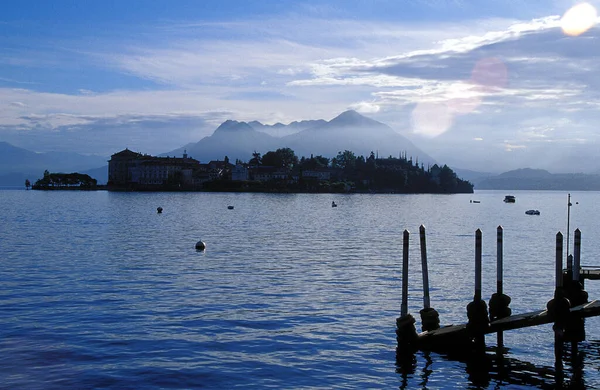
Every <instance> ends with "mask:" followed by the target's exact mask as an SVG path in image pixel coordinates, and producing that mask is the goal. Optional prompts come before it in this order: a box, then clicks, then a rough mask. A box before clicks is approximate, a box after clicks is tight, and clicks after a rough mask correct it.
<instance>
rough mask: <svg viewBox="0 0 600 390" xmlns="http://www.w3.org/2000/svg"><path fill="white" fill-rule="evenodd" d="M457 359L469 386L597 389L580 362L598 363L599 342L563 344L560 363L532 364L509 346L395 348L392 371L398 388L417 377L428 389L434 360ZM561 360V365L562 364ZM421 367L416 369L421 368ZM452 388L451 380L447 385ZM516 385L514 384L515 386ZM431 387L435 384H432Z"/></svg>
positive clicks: (595, 383) (411, 385)
mask: <svg viewBox="0 0 600 390" xmlns="http://www.w3.org/2000/svg"><path fill="white" fill-rule="evenodd" d="M452 361H454V362H457V363H460V364H461V365H462V367H463V369H464V372H465V375H466V376H467V378H468V381H469V383H470V385H471V386H472V387H474V388H481V389H486V388H501V387H505V386H509V388H539V389H556V388H559V389H562V388H565V389H589V388H597V387H596V386H597V385H598V383H597V380H591V381H589V383H586V377H585V375H584V364H585V362H586V361H591V362H594V363H595V364H597V363H598V362H600V341H597V340H593V341H587V342H582V343H577V342H573V343H565V344H564V352H563V354H562V357H561V362H560V364H555V365H554V366H553V367H552V366H544V365H539V364H538V365H536V364H533V363H531V362H527V361H523V360H520V359H517V358H514V357H512V356H511V352H510V349H507V348H501V349H498V348H496V347H488V348H486V350H485V351H481V352H476V351H470V352H469V353H466V354H465V353H454V354H439V353H434V352H429V351H421V352H418V353H416V354H403V353H400V352H398V351H397V354H396V366H397V368H396V372H397V373H398V374H399V375H400V377H401V378H402V381H401V385H400V388H401V389H411V388H415V382H414V380H413V378H414V379H417V378H418V379H419V382H418V386H419V387H420V388H422V389H427V388H432V387H431V386H432V384H431V383H430V376H431V375H432V374H433V373H434V369H433V368H432V367H434V366H435V365H436V364H437V363H438V362H452ZM562 363H564V364H562ZM421 366H422V368H419V367H421ZM596 370H598V367H596ZM447 385H448V387H452V384H451V383H448V384H447ZM515 386H518V387H515ZM433 387H436V386H435V385H434V386H433Z"/></svg>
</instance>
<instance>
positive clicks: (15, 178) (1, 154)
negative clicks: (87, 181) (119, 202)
mask: <svg viewBox="0 0 600 390" xmlns="http://www.w3.org/2000/svg"><path fill="white" fill-rule="evenodd" d="M107 160H108V158H106V157H101V156H85V155H81V154H77V153H67V152H49V153H36V152H32V151H30V150H26V149H23V148H19V147H17V146H14V145H11V144H9V143H7V142H0V185H1V186H21V185H24V183H25V179H29V180H30V181H31V182H32V183H33V182H35V181H36V180H37V179H39V178H41V177H42V176H43V174H44V170H46V169H47V170H48V171H50V172H64V173H71V172H83V171H84V170H88V169H92V168H98V167H100V166H105V165H106V161H107Z"/></svg>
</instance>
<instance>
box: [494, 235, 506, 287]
mask: <svg viewBox="0 0 600 390" xmlns="http://www.w3.org/2000/svg"><path fill="white" fill-rule="evenodd" d="M502 234H503V230H502V226H498V228H497V229H496V292H497V293H498V294H502V293H503V291H502V278H503V277H504V275H503V274H502V269H503V266H504V265H503V261H504V259H503V257H504V249H503V238H502Z"/></svg>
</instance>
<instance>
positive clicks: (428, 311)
mask: <svg viewBox="0 0 600 390" xmlns="http://www.w3.org/2000/svg"><path fill="white" fill-rule="evenodd" d="M419 236H420V239H421V240H420V243H421V270H422V273H423V309H422V310H421V311H419V314H420V315H421V325H422V328H423V331H429V330H435V329H439V327H440V315H439V313H438V312H437V311H436V310H435V309H433V308H432V307H431V302H430V299H429V271H428V270H427V243H426V240H425V226H424V225H421V226H420V227H419Z"/></svg>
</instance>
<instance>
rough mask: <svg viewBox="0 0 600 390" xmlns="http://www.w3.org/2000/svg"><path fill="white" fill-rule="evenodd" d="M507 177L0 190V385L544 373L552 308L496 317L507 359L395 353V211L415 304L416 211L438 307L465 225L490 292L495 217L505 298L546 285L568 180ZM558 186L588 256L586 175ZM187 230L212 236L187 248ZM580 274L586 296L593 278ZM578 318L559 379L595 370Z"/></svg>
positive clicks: (519, 298) (598, 293)
mask: <svg viewBox="0 0 600 390" xmlns="http://www.w3.org/2000/svg"><path fill="white" fill-rule="evenodd" d="M512 194H513V195H516V198H517V201H516V203H515V204H505V203H503V202H502V200H503V199H504V195H506V194H505V193H504V192H496V191H479V192H476V193H475V194H464V195H330V194H235V193H110V192H105V191H96V192H78V191H77V192H70V191H68V192H62V191H51V192H42V191H24V190H20V191H7V190H3V191H0V208H1V209H2V210H3V212H2V216H1V217H0V218H1V221H2V223H1V224H0V286H2V287H1V288H0V311H1V312H2V313H3V315H2V316H0V388H23V389H25V388H27V389H53V388H61V389H63V388H112V389H141V388H144V389H146V388H157V389H158V388H161V389H162V388H200V387H204V388H211V389H212V388H233V387H243V388H269V387H270V388H348V389H357V388H398V387H403V388H430V389H435V388H444V389H464V388H468V387H475V386H476V387H478V388H489V389H495V388H553V386H554V384H555V381H556V378H555V375H554V371H553V365H554V352H553V334H552V331H551V325H544V326H540V327H536V328H532V329H527V330H515V331H510V332H507V333H505V345H506V347H508V349H509V350H508V353H507V355H506V358H507V362H509V363H510V368H509V369H508V370H507V369H501V368H499V367H496V366H490V367H487V368H486V372H483V373H481V367H477V368H476V371H474V368H473V366H472V365H471V364H469V363H468V362H459V361H454V360H449V359H447V358H446V357H444V356H441V355H438V354H433V353H432V354H423V353H418V354H417V355H416V356H415V361H414V362H413V364H412V365H410V367H406V366H403V367H398V366H397V365H396V356H395V348H396V336H395V319H396V317H397V316H398V315H399V312H400V292H401V291H400V290H401V288H400V286H401V280H400V275H401V270H400V264H401V254H402V242H401V237H402V231H403V230H404V229H409V230H410V231H411V232H412V235H411V245H412V246H411V270H410V276H409V277H410V293H411V296H410V299H409V306H410V307H409V311H410V312H411V313H413V314H415V316H417V317H418V310H419V309H420V308H421V305H422V299H421V295H420V291H421V288H422V285H421V283H422V282H421V275H420V263H419V260H420V258H419V247H418V242H419V241H418V236H417V234H416V233H418V227H419V225H420V224H425V225H426V226H427V233H428V235H427V243H428V249H429V253H428V258H429V271H430V277H429V280H430V284H431V301H432V306H433V307H435V308H436V309H437V310H438V311H439V312H440V318H441V322H442V324H450V323H459V322H464V321H466V305H467V303H468V302H469V301H470V300H472V297H473V278H474V231H475V230H476V229H477V228H480V229H482V231H483V255H484V257H483V261H484V265H483V273H484V280H483V296H484V298H485V299H486V300H487V299H489V297H490V296H491V294H492V293H493V292H494V290H495V278H496V273H495V272H496V271H495V270H496V265H495V255H496V240H495V238H496V236H495V234H496V227H497V226H498V225H502V226H503V227H504V229H505V239H504V240H505V248H504V254H505V271H504V276H505V282H504V290H505V292H506V293H507V294H508V295H510V296H511V297H512V303H511V307H512V310H513V313H520V312H526V311H531V310H537V309H541V308H543V307H545V305H546V303H547V301H548V300H549V299H551V298H552V294H553V291H554V253H555V248H554V242H555V234H556V233H557V232H558V231H559V230H560V231H562V232H563V233H565V235H566V223H567V221H566V217H567V207H566V203H567V194H566V193H564V192H534V191H531V192H530V191H515V192H513V193H512ZM475 199H476V200H479V201H481V203H470V202H469V200H475ZM572 200H573V203H574V206H573V207H572V208H571V230H574V229H575V228H580V229H581V231H582V249H581V253H582V263H583V264H584V265H598V266H600V264H598V263H600V262H598V261H597V259H598V257H599V256H600V245H598V243H597V238H598V237H600V222H599V218H598V215H599V213H600V193H597V192H577V193H573V194H572ZM332 201H335V202H336V203H337V205H338V207H336V208H332V207H331V202H332ZM575 202H579V203H578V204H575ZM229 205H233V206H235V208H234V209H233V210H229V209H228V208H227V206H229ZM158 206H161V207H162V208H163V212H162V214H157V213H156V208H157V207H158ZM528 209H537V210H540V213H541V215H539V216H529V215H525V211H526V210H528ZM571 238H572V234H571ZM198 240H202V241H204V242H205V243H206V245H207V249H206V251H204V252H197V251H196V250H195V249H194V245H195V243H196V242H197V241H198ZM571 248H572V244H571ZM586 290H587V291H588V292H589V294H590V298H591V299H595V298H600V281H596V282H594V281H591V282H588V283H587V286H586ZM417 325H418V326H420V324H417ZM586 330H587V340H586V341H585V342H582V343H581V344H580V352H581V357H582V359H583V360H582V362H583V364H582V365H580V366H578V367H576V368H575V369H574V368H573V367H572V366H571V365H570V364H569V362H568V359H567V360H565V363H566V366H565V372H564V376H565V379H564V380H565V383H569V382H570V381H573V382H578V383H579V385H580V387H587V388H600V372H599V367H600V320H599V319H597V318H592V319H588V320H587V322H586ZM487 341H488V343H489V344H490V345H493V344H494V343H495V337H494V336H488V339H487ZM578 376H580V378H579V379H577V377H578Z"/></svg>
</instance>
